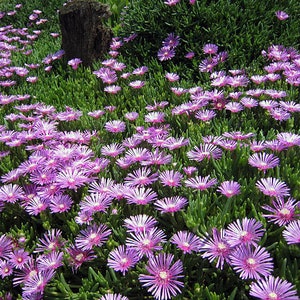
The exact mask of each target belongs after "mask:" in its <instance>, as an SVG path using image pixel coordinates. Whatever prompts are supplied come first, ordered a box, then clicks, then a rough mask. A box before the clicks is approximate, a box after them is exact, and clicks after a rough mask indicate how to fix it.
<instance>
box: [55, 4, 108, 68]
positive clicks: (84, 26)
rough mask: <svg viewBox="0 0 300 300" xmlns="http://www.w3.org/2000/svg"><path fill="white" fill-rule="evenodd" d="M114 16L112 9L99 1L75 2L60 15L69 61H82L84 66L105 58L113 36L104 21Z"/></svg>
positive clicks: (68, 5)
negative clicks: (75, 59)
mask: <svg viewBox="0 0 300 300" xmlns="http://www.w3.org/2000/svg"><path fill="white" fill-rule="evenodd" d="M110 16H111V12H110V10H109V6H108V5H106V4H103V3H100V2H98V1H97V0H72V1H70V2H68V3H67V4H66V5H64V6H63V7H62V8H61V9H60V11H59V21H60V28H61V34H62V49H63V50H64V51H65V57H66V59H67V60H70V59H73V58H80V59H81V60H82V64H83V65H84V66H91V65H92V63H93V61H95V60H96V59H99V58H102V57H103V56H104V54H105V53H107V51H108V49H109V45H110V42H111V39H112V36H113V33H112V30H111V28H108V27H107V26H105V25H104V24H103V23H102V21H103V20H104V19H107V18H109V17H110Z"/></svg>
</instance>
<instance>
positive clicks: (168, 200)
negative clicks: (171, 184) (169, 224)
mask: <svg viewBox="0 0 300 300" xmlns="http://www.w3.org/2000/svg"><path fill="white" fill-rule="evenodd" d="M187 204H188V200H187V199H186V198H185V197H182V196H173V197H165V198H162V199H160V200H157V201H155V203H154V205H155V208H156V209H157V210H158V211H160V212H161V213H162V214H163V213H174V212H177V211H180V210H181V209H183V208H184V207H185V206H186V205H187Z"/></svg>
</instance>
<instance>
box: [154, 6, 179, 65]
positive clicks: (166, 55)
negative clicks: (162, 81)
mask: <svg viewBox="0 0 300 300" xmlns="http://www.w3.org/2000/svg"><path fill="white" fill-rule="evenodd" d="M172 1H173V0H172ZM174 56H175V50H174V49H173V48H170V47H167V46H165V47H162V48H160V49H159V50H158V53H157V57H158V59H159V60H160V61H165V60H169V59H172V58H173V57H174Z"/></svg>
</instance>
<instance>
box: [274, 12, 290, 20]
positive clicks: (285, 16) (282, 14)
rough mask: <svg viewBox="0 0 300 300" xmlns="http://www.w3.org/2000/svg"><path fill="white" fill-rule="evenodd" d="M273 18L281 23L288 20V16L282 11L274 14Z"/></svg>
mask: <svg viewBox="0 0 300 300" xmlns="http://www.w3.org/2000/svg"><path fill="white" fill-rule="evenodd" d="M275 16H276V17H277V19H278V20H280V21H283V20H286V19H288V18H289V15H288V14H287V13H286V12H284V11H282V10H278V11H276V12H275Z"/></svg>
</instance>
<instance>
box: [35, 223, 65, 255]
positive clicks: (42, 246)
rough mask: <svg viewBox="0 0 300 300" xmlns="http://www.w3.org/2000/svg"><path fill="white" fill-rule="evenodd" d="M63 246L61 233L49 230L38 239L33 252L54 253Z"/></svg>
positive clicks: (57, 230) (56, 230)
mask: <svg viewBox="0 0 300 300" xmlns="http://www.w3.org/2000/svg"><path fill="white" fill-rule="evenodd" d="M63 245H64V240H63V238H62V232H61V231H60V230H59V229H50V230H48V231H47V232H46V233H44V235H43V237H42V238H40V239H39V242H38V243H37V245H36V248H35V250H34V252H35V253H36V252H44V251H46V252H49V251H51V252H52V251H56V250H58V249H60V248H61V247H62V246H63Z"/></svg>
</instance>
